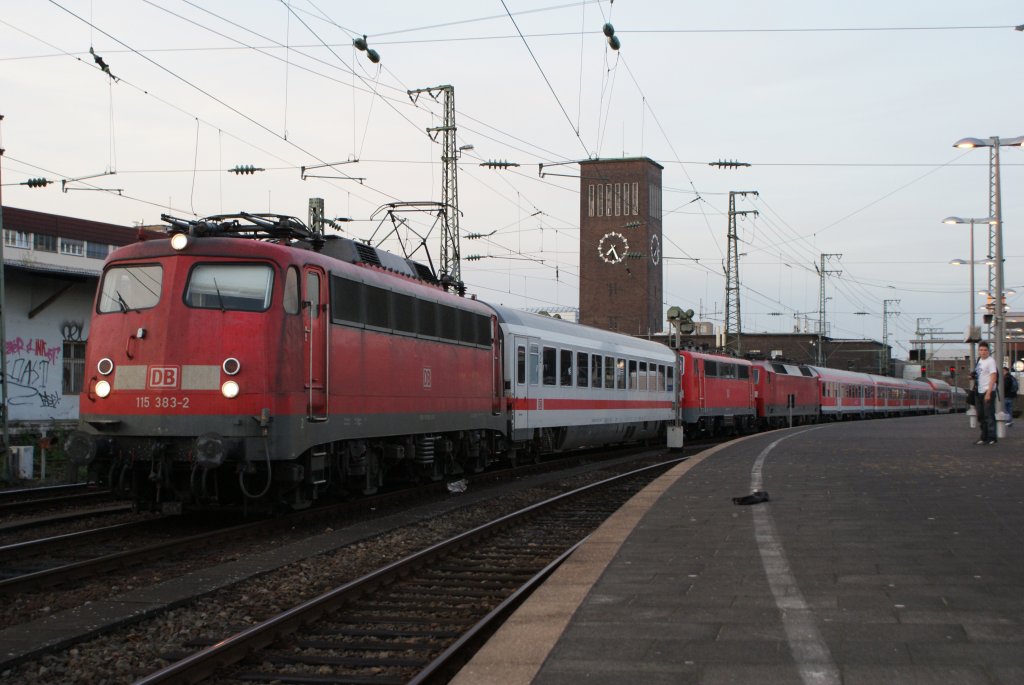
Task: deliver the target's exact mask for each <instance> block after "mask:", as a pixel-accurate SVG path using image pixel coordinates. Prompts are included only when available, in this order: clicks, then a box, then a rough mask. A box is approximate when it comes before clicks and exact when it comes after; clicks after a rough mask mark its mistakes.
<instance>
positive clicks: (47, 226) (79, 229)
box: [3, 206, 139, 245]
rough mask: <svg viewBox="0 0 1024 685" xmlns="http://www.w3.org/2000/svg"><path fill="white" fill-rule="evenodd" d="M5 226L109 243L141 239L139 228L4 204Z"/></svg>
mask: <svg viewBox="0 0 1024 685" xmlns="http://www.w3.org/2000/svg"><path fill="white" fill-rule="evenodd" d="M3 212H4V229H5V230H10V231H24V232H26V233H41V234H43V235H55V236H60V237H62V238H74V239H77V240H88V241H90V242H94V243H107V244H109V245H128V244H130V243H134V242H136V241H137V240H138V239H139V229H137V228H131V227H128V226H119V225H117V224H108V223H104V222H102V221H90V220H89V219H79V218H76V217H72V216H61V215H59V214H47V213H46V212H36V211H34V210H31V209H19V208H18V207H8V206H4V208H3Z"/></svg>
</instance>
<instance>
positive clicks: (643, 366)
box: [630, 362, 647, 392]
mask: <svg viewBox="0 0 1024 685" xmlns="http://www.w3.org/2000/svg"><path fill="white" fill-rule="evenodd" d="M630 368H632V363H630ZM636 381H637V383H636V389H637V390H643V391H645V392H646V390H647V362H640V367H639V371H638V373H637V377H636Z"/></svg>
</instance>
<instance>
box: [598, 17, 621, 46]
mask: <svg viewBox="0 0 1024 685" xmlns="http://www.w3.org/2000/svg"><path fill="white" fill-rule="evenodd" d="M601 31H602V32H603V33H604V36H605V38H607V39H608V45H609V47H611V49H612V50H618V49H619V48H621V47H622V43H621V42H620V41H619V37H618V36H616V35H615V27H614V26H612V25H611V22H608V23H606V24H605V25H604V26H603V27H601Z"/></svg>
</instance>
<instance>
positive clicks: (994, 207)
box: [971, 145, 1006, 373]
mask: <svg viewBox="0 0 1024 685" xmlns="http://www.w3.org/2000/svg"><path fill="white" fill-rule="evenodd" d="M998 188H999V146H998V145H993V146H992V147H990V148H989V151H988V215H989V216H990V217H998V216H999V211H1000V208H999V192H998ZM996 231H997V226H996V222H995V221H993V222H991V223H989V225H988V296H989V301H994V302H996V303H997V304H996V306H1000V304H1001V302H1002V297H1003V294H1002V293H1001V292H999V285H997V283H996V280H997V279H996V261H995V260H996V255H997V254H999V246H998V245H997V244H996V243H997V242H998V241H997V240H996ZM971 268H972V269H973V268H974V265H973V264H972V265H971ZM972 295H973V294H972ZM992 298H995V300H992ZM992 313H993V314H996V313H997V312H996V311H995V310H994V309H993V310H992ZM1001 318H1002V311H1001V310H1000V311H999V312H998V316H993V317H992V318H991V319H989V324H988V339H989V340H995V336H993V335H992V333H993V326H994V325H995V322H996V321H998V320H999V319H1001ZM998 343H999V344H1000V345H1005V343H1006V341H1005V340H999V341H998ZM1000 349H1001V348H1000ZM995 352H996V350H995V349H994V348H993V349H992V354H993V355H994V354H995ZM998 359H999V360H1000V361H1002V357H1001V356H1000V357H998ZM973 370H974V369H973V368H972V369H971V371H973ZM1002 372H1003V370H1002V369H999V373H1002Z"/></svg>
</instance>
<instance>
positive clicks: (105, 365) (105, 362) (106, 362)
mask: <svg viewBox="0 0 1024 685" xmlns="http://www.w3.org/2000/svg"><path fill="white" fill-rule="evenodd" d="M96 370H97V371H99V372H100V375H101V376H109V375H110V374H112V373H113V372H114V361H113V360H112V359H111V358H110V357H104V358H103V359H101V360H99V361H98V362H96Z"/></svg>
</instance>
